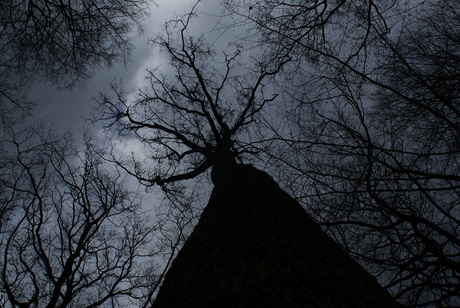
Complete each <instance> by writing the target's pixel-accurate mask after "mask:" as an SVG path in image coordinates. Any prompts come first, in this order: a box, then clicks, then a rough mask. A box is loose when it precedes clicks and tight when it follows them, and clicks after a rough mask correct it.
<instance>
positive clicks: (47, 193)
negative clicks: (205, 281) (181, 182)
mask: <svg viewBox="0 0 460 308" xmlns="http://www.w3.org/2000/svg"><path fill="white" fill-rule="evenodd" d="M73 142H74V141H73V140H72V138H70V136H69V135H64V136H62V137H59V136H55V135H54V134H53V133H52V132H51V131H50V130H47V129H44V128H43V126H42V125H34V126H32V127H30V128H27V129H24V130H23V131H21V132H15V133H14V134H13V136H12V138H11V140H10V142H8V144H6V145H5V148H6V150H5V155H4V156H3V157H2V160H1V161H2V163H1V164H0V165H1V167H0V170H1V174H0V187H1V188H0V202H1V203H0V209H1V211H0V215H1V216H0V238H1V244H0V252H1V257H0V268H1V273H0V275H1V281H0V294H1V297H2V302H1V304H2V307H75V306H79V307H80V306H82V307H83V306H84V307H96V306H98V307H99V306H110V307H123V306H129V307H131V306H132V305H133V304H135V303H136V302H139V301H142V300H143V297H144V295H145V294H147V293H148V290H150V288H151V285H152V284H154V283H155V279H156V278H157V277H156V276H155V274H156V271H152V270H151V269H149V268H148V267H152V266H154V262H153V257H154V256H155V255H156V254H158V253H162V252H165V251H162V250H160V249H159V248H157V247H155V246H154V245H155V243H154V241H153V238H152V236H153V233H152V232H153V231H155V230H156V229H158V228H159V226H158V225H156V224H154V223H153V221H151V220H150V219H149V218H148V216H146V215H145V214H144V213H143V212H142V209H141V208H140V199H139V197H138V196H136V195H135V194H134V193H132V192H129V191H128V190H127V189H126V188H124V187H123V185H124V184H123V179H122V173H120V172H118V171H117V170H116V169H115V168H109V166H107V163H105V162H104V160H103V159H102V158H101V154H102V153H103V151H102V150H101V149H100V148H98V149H96V148H95V147H94V146H93V145H92V144H91V143H90V142H89V139H87V140H86V144H85V146H82V147H81V148H77V147H75V146H73ZM5 143H6V142H5ZM143 262H148V263H150V265H151V266H146V265H145V264H143Z"/></svg>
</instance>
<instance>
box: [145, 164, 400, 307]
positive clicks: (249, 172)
mask: <svg viewBox="0 0 460 308" xmlns="http://www.w3.org/2000/svg"><path fill="white" fill-rule="evenodd" d="M222 166H223V165H220V166H217V167H216V166H215V167H214V170H213V175H212V179H213V182H214V184H215V187H214V190H213V192H212V196H211V198H210V200H209V204H208V206H207V207H206V209H205V210H204V212H203V214H202V216H201V218H200V221H199V223H198V225H197V226H196V227H195V230H194V232H193V233H192V234H191V236H190V238H189V239H188V240H187V242H186V243H185V245H184V247H183V248H182V250H181V251H180V252H179V254H178V256H177V258H176V259H175V261H174V262H173V265H172V267H171V269H170V270H169V272H168V273H167V275H166V277H165V281H164V283H163V286H162V287H161V289H160V291H159V294H158V296H157V299H156V301H155V302H154V304H153V307H154V308H159V307H161V308H166V307H188V308H191V307H197V308H198V307H200V308H205V307H213V308H214V307H341V308H345V307H350V308H359V307H363V308H364V307H366V308H367V307H374V308H377V307H400V306H399V304H397V303H396V301H395V300H394V299H393V298H392V297H391V296H390V295H389V294H387V293H386V291H385V290H384V289H383V288H382V287H381V286H380V285H379V284H378V283H377V282H376V280H375V279H374V277H372V276H371V275H370V274H369V273H367V272H366V271H365V270H364V269H363V268H362V267H360V266H359V265H358V264H357V263H356V262H355V261H354V260H352V259H351V258H350V257H349V256H348V255H347V254H346V253H345V251H344V250H343V249H342V248H341V247H340V246H339V245H338V244H337V243H335V242H334V241H333V240H332V239H331V238H329V237H328V236H327V235H326V234H325V233H324V232H323V231H322V230H321V229H320V228H319V226H318V225H317V224H316V223H315V222H314V221H313V220H312V219H311V218H310V217H309V215H308V214H307V213H306V212H305V210H304V209H303V208H302V207H301V206H300V204H299V203H298V202H297V201H295V200H294V199H293V198H292V197H290V196H289V195H288V194H287V193H285V192H284V191H283V190H281V188H280V187H279V186H278V185H277V184H276V183H275V181H273V179H272V178H271V177H270V176H269V175H267V174H266V173H265V172H262V171H259V170H257V169H256V168H254V167H252V166H249V165H236V164H233V163H231V164H229V165H228V166H226V167H222Z"/></svg>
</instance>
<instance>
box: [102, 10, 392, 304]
mask: <svg viewBox="0 0 460 308" xmlns="http://www.w3.org/2000/svg"><path fill="white" fill-rule="evenodd" d="M192 17H193V12H192V13H191V14H189V15H188V16H186V18H185V19H184V20H176V21H171V22H169V23H168V24H167V26H166V34H165V35H164V36H160V37H157V38H156V39H155V40H154V41H153V44H154V45H156V46H158V47H159V48H160V49H161V50H163V51H164V52H165V53H166V55H167V56H168V58H169V60H170V67H169V69H170V71H168V70H166V73H164V75H163V74H161V73H159V72H158V71H155V70H154V71H151V72H150V73H149V76H148V77H149V79H148V80H149V82H150V85H149V87H148V89H145V90H140V91H138V92H136V93H135V95H136V96H134V98H133V95H132V94H131V95H126V94H125V93H124V92H123V91H122V90H120V88H115V91H114V95H113V96H112V97H111V96H106V95H105V96H101V98H100V101H99V102H100V107H99V112H100V113H99V115H100V117H101V118H102V120H104V121H105V123H106V127H107V128H111V129H115V130H116V131H117V132H119V133H121V134H122V135H124V136H130V137H135V138H136V140H138V141H140V144H141V145H143V147H144V149H145V150H146V152H142V153H139V151H138V152H137V153H134V152H133V153H131V156H130V157H129V158H125V157H122V156H117V155H111V157H110V159H111V160H113V161H115V162H116V163H117V164H118V165H119V166H120V167H121V168H123V169H124V170H125V171H127V172H128V173H130V174H131V175H133V176H135V177H136V178H137V179H138V180H139V181H140V182H141V183H143V184H144V185H146V186H148V187H149V186H154V185H160V186H161V187H162V188H163V190H165V191H166V192H168V193H170V192H172V191H173V190H174V189H175V187H174V185H175V184H177V183H178V182H179V181H184V180H190V179H193V178H196V177H198V176H203V175H206V171H207V170H208V169H212V172H211V180H212V183H213V185H214V189H213V192H212V195H211V199H210V201H209V203H208V206H207V207H206V208H205V209H204V211H203V214H202V215H201V217H200V221H199V222H198V224H197V226H196V227H195V229H194V231H193V232H192V234H191V235H190V237H189V239H188V240H187V241H186V242H185V244H184V247H183V248H182V250H181V251H180V252H179V254H178V256H177V258H176V259H175V261H174V262H173V264H172V267H171V269H170V270H169V271H168V273H167V274H166V277H165V281H164V283H163V285H162V287H161V288H160V291H159V293H158V295H157V296H156V299H155V301H154V302H153V307H183V306H188V307H216V306H218V305H222V304H224V305H229V306H236V307H237V306H245V307H246V306H255V305H266V306H267V307H269V306H270V305H271V306H276V307H283V306H304V305H306V304H311V305H312V306H314V307H323V306H333V307H334V306H337V307H338V306H340V307H358V306H362V307H365V306H374V307H378V306H381V307H397V306H399V305H398V304H397V303H396V302H395V301H394V300H393V299H392V298H391V297H390V296H389V295H388V294H387V293H386V292H384V290H383V289H382V288H381V287H380V286H379V285H378V284H377V283H376V281H375V279H373V277H371V276H370V275H369V274H368V273H366V272H365V271H364V270H363V269H362V268H361V267H359V266H358V265H357V264H356V263H355V262H354V261H353V260H352V259H351V258H349V256H348V255H346V253H344V251H343V250H342V249H341V248H340V247H339V246H338V245H337V244H336V243H335V242H334V241H332V240H331V239H330V238H329V237H327V236H326V235H325V234H324V233H323V232H322V231H321V229H320V228H319V227H318V226H317V225H316V224H315V223H314V222H313V221H312V220H311V218H310V217H309V216H308V214H307V213H306V212H305V211H304V210H303V209H302V207H301V206H300V205H299V204H298V203H297V202H296V201H295V200H293V199H292V198H290V197H289V196H288V195H287V194H286V193H284V192H283V191H282V190H281V189H280V187H279V186H278V185H277V184H276V183H275V182H274V181H273V180H272V179H271V177H270V176H268V175H267V174H266V173H264V172H262V171H259V170H257V169H256V168H254V167H252V166H250V165H244V164H242V161H243V159H248V158H249V159H250V156H251V155H255V157H257V154H258V153H257V150H258V149H259V148H261V146H259V144H258V141H259V142H260V141H261V140H259V139H258V138H259V136H260V133H263V132H260V128H261V127H262V126H261V121H262V120H263V119H262V117H261V114H263V112H264V110H265V108H267V106H269V105H270V104H271V103H272V102H274V100H275V99H276V97H277V95H276V94H271V95H267V94H266V93H267V92H268V93H270V92H272V90H271V88H270V87H269V82H270V81H271V78H272V77H274V76H276V75H277V74H278V73H279V72H280V71H281V69H282V68H283V65H285V63H286V61H288V60H289V59H288V58H281V60H278V59H277V58H276V57H273V58H272V59H274V60H273V61H265V59H264V61H260V62H255V65H248V63H249V62H243V60H242V58H240V55H241V53H242V51H241V49H240V48H239V46H238V45H234V49H233V51H232V52H230V51H229V50H228V49H227V50H226V51H225V52H222V55H221V56H219V54H218V53H217V52H215V51H213V50H212V49H211V46H209V45H208V44H206V41H205V40H204V38H203V37H199V38H194V37H192V36H190V35H189V34H188V29H189V24H190V21H191V18H192ZM251 60H253V59H251ZM275 60H276V61H275ZM237 162H240V163H237ZM200 179H202V178H200ZM331 290H333V291H332V292H331Z"/></svg>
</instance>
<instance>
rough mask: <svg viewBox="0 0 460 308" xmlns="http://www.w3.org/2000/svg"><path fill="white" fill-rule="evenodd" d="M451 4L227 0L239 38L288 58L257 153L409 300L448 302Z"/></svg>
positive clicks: (453, 265)
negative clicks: (242, 24)
mask: <svg viewBox="0 0 460 308" xmlns="http://www.w3.org/2000/svg"><path fill="white" fill-rule="evenodd" d="M411 6H413V7H411ZM457 6H458V1H443V2H439V1H424V2H423V3H422V2H420V3H418V2H417V3H411V2H401V3H396V2H392V1H389V2H375V1H337V2H334V3H330V2H329V1H327V2H326V1H316V2H311V3H306V2H303V1H295V0H294V1H288V2H283V3H279V2H277V1H267V2H265V1H264V2H259V3H258V5H254V6H253V8H252V9H251V10H250V12H249V11H248V10H247V8H245V7H243V6H242V7H239V8H240V11H239V12H240V16H244V15H246V17H247V19H246V20H250V21H251V22H254V23H255V25H256V26H254V27H253V28H252V29H253V31H254V33H257V32H259V36H258V38H259V40H257V39H255V38H254V37H255V34H254V33H253V35H252V36H251V38H252V39H254V40H257V41H258V44H266V45H264V46H270V50H271V51H274V53H275V54H276V53H279V54H283V55H286V54H289V56H290V57H292V58H293V61H292V66H291V67H290V68H289V69H286V72H288V73H289V74H290V76H286V79H285V80H287V82H286V81H285V80H284V81H281V82H280V84H281V83H282V82H285V84H288V86H287V87H286V89H287V90H286V92H287V94H286V99H285V104H286V105H289V107H285V109H286V110H290V111H291V112H290V113H289V117H288V118H287V120H288V121H289V124H288V125H286V126H285V127H283V129H284V131H283V130H274V133H275V134H276V135H275V138H273V139H272V143H270V148H268V149H267V150H266V153H267V154H268V155H270V156H271V158H272V163H273V165H274V166H275V167H277V168H278V170H279V177H280V179H281V178H282V179H283V180H282V181H281V183H283V187H285V188H286V189H287V190H288V191H289V192H290V193H292V194H293V195H294V196H296V197H297V199H298V200H300V201H302V204H304V205H305V207H307V208H308V209H309V210H310V211H311V213H314V214H313V217H314V218H315V220H317V221H318V222H320V224H321V225H322V226H324V227H327V228H328V231H329V234H330V235H331V236H333V237H334V238H335V239H336V240H337V241H338V242H339V243H341V245H342V246H343V247H344V248H345V249H346V250H347V251H348V252H349V253H350V254H351V255H352V256H354V257H355V259H357V260H358V261H360V263H361V264H363V265H364V266H365V268H366V269H368V270H369V271H370V272H371V273H373V274H374V275H375V276H377V277H378V279H379V281H380V282H381V283H382V284H383V285H384V286H386V287H387V288H388V289H389V291H390V292H391V293H392V294H394V296H395V297H396V298H397V299H398V300H399V301H401V302H402V303H405V304H407V305H409V306H414V307H421V306H428V307H433V306H436V307H446V306H449V307H450V306H458V305H459V304H460V298H459V296H458V294H459V291H460V290H459V273H460V268H459V267H458V264H459V261H460V259H459V258H460V250H459V248H460V246H459V244H460V243H459V241H458V239H459V232H458V230H459V222H460V220H459V219H460V213H459V208H458V196H459V180H460V178H459V172H458V166H459V158H460V156H459V148H458V137H459V127H460V126H459V123H460V122H459V115H460V113H459V111H460V107H459V95H458V94H459V93H458V84H459V80H460V79H459V67H460V63H459V62H458V59H459V54H458V50H460V48H459V44H458V42H459V35H458V29H459V26H460V25H459V23H458V21H459V16H460V15H459V14H460V12H459V10H458V8H457ZM233 9H234V10H235V9H236V8H235V7H233ZM307 17H308V18H307ZM390 30H391V31H390ZM267 50H268V48H267ZM291 104H292V105H291ZM294 111H295V112H294ZM286 127H287V128H286ZM286 131H289V133H287V134H286Z"/></svg>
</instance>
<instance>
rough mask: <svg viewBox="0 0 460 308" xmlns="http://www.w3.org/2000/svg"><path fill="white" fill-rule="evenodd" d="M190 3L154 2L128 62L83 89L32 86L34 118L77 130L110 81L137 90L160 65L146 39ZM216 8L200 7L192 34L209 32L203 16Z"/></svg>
mask: <svg viewBox="0 0 460 308" xmlns="http://www.w3.org/2000/svg"><path fill="white" fill-rule="evenodd" d="M194 3H195V1H194V0H157V1H156V5H152V8H151V14H150V16H148V17H147V18H146V19H145V20H144V22H143V24H144V27H143V28H144V31H143V33H142V34H139V33H138V32H137V31H135V32H133V33H132V43H133V45H134V46H135V49H134V50H133V53H132V55H131V60H130V61H129V62H128V63H127V64H126V65H124V64H123V63H116V65H114V66H113V67H111V68H105V69H104V70H102V71H100V72H98V73H97V74H96V75H95V76H94V77H93V78H91V79H89V80H87V81H86V83H85V86H84V87H77V88H75V89H72V90H57V89H56V87H55V86H53V85H46V84H43V83H35V84H34V85H33V86H32V88H31V90H30V92H29V99H30V100H32V101H34V102H35V103H36V104H37V108H36V110H35V112H34V117H35V119H40V120H44V121H46V122H47V123H50V124H53V125H54V126H55V127H56V128H57V129H59V130H67V129H72V130H73V129H78V128H81V127H82V125H83V120H82V117H84V116H86V115H88V114H89V113H90V112H91V111H92V108H93V107H94V105H95V104H94V98H95V97H96V96H97V95H98V93H99V92H104V93H107V92H109V89H110V83H111V82H112V81H114V80H120V79H121V80H122V81H123V87H124V88H125V89H127V90H129V89H135V88H137V87H138V86H139V85H140V84H141V83H142V80H143V79H144V77H145V75H146V73H145V69H146V68H152V67H158V66H160V67H161V64H162V59H161V55H158V51H157V50H155V49H154V48H152V47H151V46H150V45H149V43H148V39H149V38H151V37H153V36H155V35H157V34H159V33H161V32H162V30H163V25H164V23H165V22H166V21H167V20H170V19H172V18H174V17H176V16H178V15H181V14H183V13H184V12H187V11H189V10H190V9H191V7H192V6H193V4H194ZM218 9H219V8H218V6H217V3H214V2H210V1H205V2H204V3H202V4H200V7H199V9H198V13H199V14H200V13H201V14H200V18H199V19H198V20H197V21H195V22H194V31H195V32H197V33H198V32H200V31H202V32H206V31H209V19H210V18H212V17H211V16H210V15H206V13H207V12H216V10H218ZM205 12H206V13H205Z"/></svg>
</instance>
